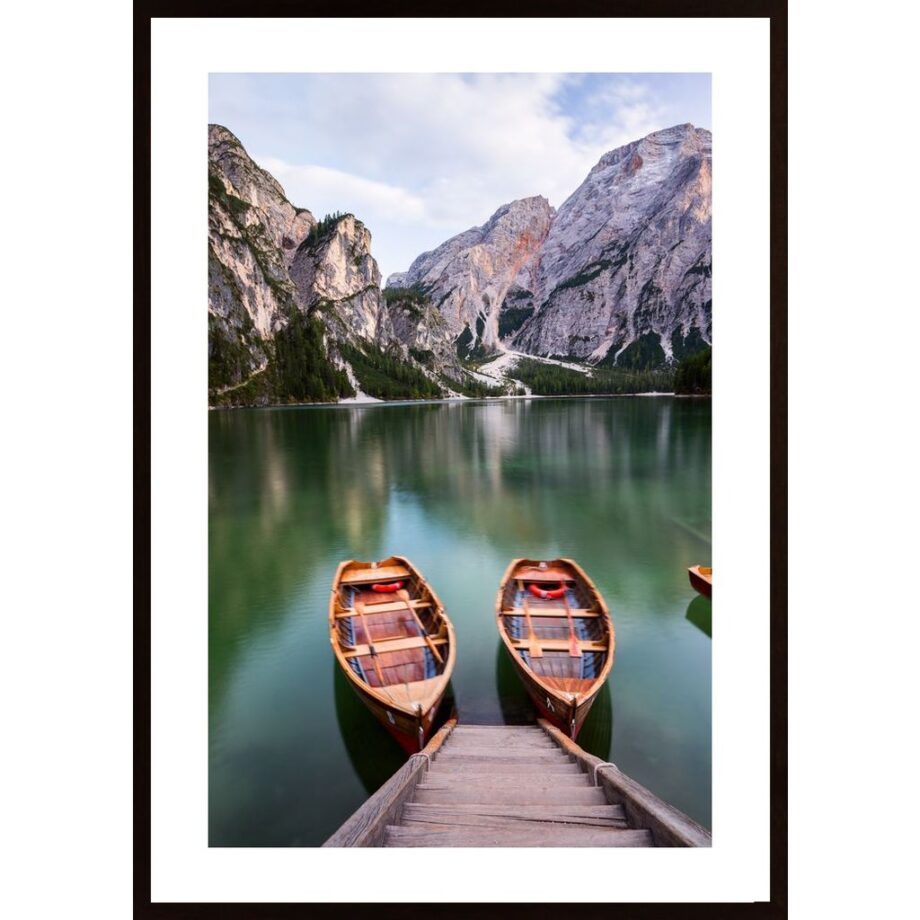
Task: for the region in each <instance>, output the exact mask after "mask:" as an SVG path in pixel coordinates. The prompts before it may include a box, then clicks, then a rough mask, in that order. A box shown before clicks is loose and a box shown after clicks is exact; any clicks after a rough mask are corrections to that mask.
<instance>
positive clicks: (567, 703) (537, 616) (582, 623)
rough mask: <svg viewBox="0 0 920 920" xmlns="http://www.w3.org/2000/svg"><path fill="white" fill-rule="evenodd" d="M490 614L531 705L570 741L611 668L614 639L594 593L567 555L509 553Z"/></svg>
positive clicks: (603, 605) (604, 610) (598, 596)
mask: <svg viewBox="0 0 920 920" xmlns="http://www.w3.org/2000/svg"><path fill="white" fill-rule="evenodd" d="M496 616H497V621H498V632H499V635H500V636H501V638H502V641H503V642H504V644H505V648H506V649H507V651H508V654H509V655H510V656H511V661H512V663H513V664H514V667H515V670H516V671H517V673H518V676H519V677H520V678H521V680H522V681H523V683H524V686H525V688H526V689H527V693H528V694H529V695H530V698H531V699H532V700H533V702H534V705H535V706H536V707H537V709H538V710H539V711H540V712H541V713H542V715H543V716H544V717H545V718H547V719H549V721H551V722H552V723H553V724H554V725H556V726H557V727H558V728H559V729H560V730H561V731H563V732H565V733H566V734H567V735H568V736H569V737H570V738H572V739H573V740H574V739H575V738H576V737H577V736H578V732H579V731H580V729H581V726H582V725H583V724H584V721H585V719H586V718H587V716H588V712H589V711H590V709H591V706H592V704H593V703H594V700H595V698H596V697H597V694H598V691H599V690H600V689H601V687H602V686H603V684H604V681H605V680H606V679H607V676H608V675H609V674H610V669H611V668H612V667H613V658H614V653H615V649H616V637H615V634H614V629H613V621H612V620H611V619H610V611H609V610H608V609H607V604H606V603H605V602H604V599H603V597H601V593H600V591H598V590H597V588H596V587H595V585H594V582H593V581H591V579H590V578H588V576H587V574H586V573H585V571H584V570H583V569H582V568H581V566H579V565H578V564H577V563H576V562H574V561H573V560H571V559H553V560H552V561H539V560H534V559H514V560H512V562H511V564H510V565H509V566H508V568H507V570H506V571H505V575H504V578H503V579H502V583H501V586H500V587H499V589H498V598H497V601H496Z"/></svg>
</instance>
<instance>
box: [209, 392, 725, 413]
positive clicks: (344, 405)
mask: <svg viewBox="0 0 920 920" xmlns="http://www.w3.org/2000/svg"><path fill="white" fill-rule="evenodd" d="M640 397H645V398H649V397H653V398H654V397H659V398H660V397H669V398H671V399H712V394H711V393H658V392H653V393H571V394H565V393H559V394H552V395H542V394H537V393H532V394H530V395H526V396H514V395H509V396H480V397H473V396H442V397H440V398H438V399H375V398H373V397H372V398H370V399H367V400H360V401H359V400H356V399H354V398H351V399H343V400H339V401H338V402H302V403H269V404H268V405H265V406H208V412H233V411H236V410H240V409H369V408H374V407H377V406H430V405H437V404H439V403H492V402H503V401H513V400H526V399H636V398H640Z"/></svg>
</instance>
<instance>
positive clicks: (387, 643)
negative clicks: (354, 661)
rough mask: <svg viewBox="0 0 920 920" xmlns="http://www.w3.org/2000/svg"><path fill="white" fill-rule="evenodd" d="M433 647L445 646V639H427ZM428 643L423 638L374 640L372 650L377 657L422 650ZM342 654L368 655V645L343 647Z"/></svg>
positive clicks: (350, 656)
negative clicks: (389, 653)
mask: <svg viewBox="0 0 920 920" xmlns="http://www.w3.org/2000/svg"><path fill="white" fill-rule="evenodd" d="M429 638H430V640H431V641H432V642H433V643H434V644H435V645H446V643H447V637H446V636H445V637H444V638H440V639H438V638H435V637H434V636H430V637H429ZM427 645H428V643H427V642H426V641H425V637H424V636H415V637H413V638H410V639H374V648H375V649H376V650H377V653H378V655H379V654H382V653H384V652H402V651H405V650H406V649H410V648H424V647H425V646H427ZM342 651H343V654H344V655H345V657H346V658H360V657H362V656H364V655H370V653H371V649H370V646H369V645H356V646H355V647H354V648H347V647H343V650H342Z"/></svg>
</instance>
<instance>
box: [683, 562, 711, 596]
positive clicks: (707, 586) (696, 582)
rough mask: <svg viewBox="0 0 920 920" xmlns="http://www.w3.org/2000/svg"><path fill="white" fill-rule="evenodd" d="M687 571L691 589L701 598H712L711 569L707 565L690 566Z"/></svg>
mask: <svg viewBox="0 0 920 920" xmlns="http://www.w3.org/2000/svg"><path fill="white" fill-rule="evenodd" d="M687 571H688V572H689V573H690V584H691V585H693V589H694V590H695V591H697V592H699V593H700V594H702V595H703V597H708V598H710V599H711V598H712V569H711V568H710V567H709V566H708V565H691V566H690V568H689V569H687Z"/></svg>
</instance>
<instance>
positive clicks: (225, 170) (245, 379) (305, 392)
mask: <svg viewBox="0 0 920 920" xmlns="http://www.w3.org/2000/svg"><path fill="white" fill-rule="evenodd" d="M380 281H381V278H380V270H379V268H378V266H377V262H376V261H375V259H374V258H373V256H372V255H371V234H370V231H369V230H368V229H367V228H366V227H365V226H364V224H363V223H362V222H361V221H360V220H359V219H358V218H357V217H355V216H354V215H352V214H336V215H331V216H329V217H327V218H324V219H323V220H320V221H317V220H316V218H315V217H314V216H313V214H312V213H311V212H310V211H308V210H306V209H305V208H297V207H295V206H294V205H292V204H291V202H290V201H288V199H287V197H286V195H285V192H284V189H283V188H282V187H281V185H280V184H279V183H278V182H277V180H276V179H275V178H274V177H273V176H271V175H270V174H269V173H268V172H266V171H265V170H263V169H262V168H261V167H259V166H258V165H257V164H256V163H255V162H254V161H253V160H252V159H251V158H250V157H249V155H248V154H247V153H246V151H245V149H244V148H243V145H242V144H241V143H240V141H239V140H238V139H237V138H236V137H235V136H234V135H233V134H232V132H230V131H229V130H227V129H226V128H224V127H222V126H220V125H210V126H209V129H208V353H209V381H208V385H209V393H210V394H211V401H212V402H215V403H218V404H247V405H248V404H253V403H255V404H266V403H270V402H276V401H287V400H291V399H293V400H300V399H303V400H305V401H307V400H310V401H312V400H314V399H317V400H321V401H322V400H328V399H336V398H340V397H343V396H352V395H354V393H355V392H359V391H360V382H359V380H358V379H357V378H356V375H355V369H354V367H353V365H354V364H355V360H357V361H358V362H359V363H361V365H362V366H364V364H365V362H369V363H368V364H367V366H366V367H365V368H364V369H365V371H366V373H367V375H368V377H371V378H374V379H375V380H377V381H378V387H379V388H382V389H384V390H385V389H386V388H387V378H390V379H392V380H393V381H396V382H398V384H399V385H398V386H395V384H394V386H395V391H396V392H399V393H400V394H402V395H427V396H431V395H441V394H442V393H443V392H444V389H445V387H447V389H448V391H450V390H451V389H452V388H453V387H456V388H458V389H462V388H463V387H464V386H466V385H468V381H466V379H465V377H466V372H465V371H464V370H463V369H462V368H461V367H460V365H459V362H458V361H457V358H456V354H455V352H454V350H453V349H452V347H448V346H447V343H448V337H447V336H446V334H439V332H438V330H440V329H441V328H442V326H443V323H442V321H441V318H440V314H437V313H436V312H432V311H430V310H427V307H425V306H424V305H423V306H422V307H421V308H418V307H413V308H412V309H409V308H408V307H411V306H412V305H411V304H409V305H407V304H406V303H404V298H400V297H393V296H389V297H384V296H383V294H382V293H381V289H380V288H381V284H380ZM391 314H392V316H394V317H395V318H396V320H397V324H398V328H399V335H397V334H396V332H395V331H394V324H393V321H392V320H391ZM413 350H415V351H416V352H417V353H418V355H419V356H420V358H421V359H422V360H416V358H414V357H413Z"/></svg>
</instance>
